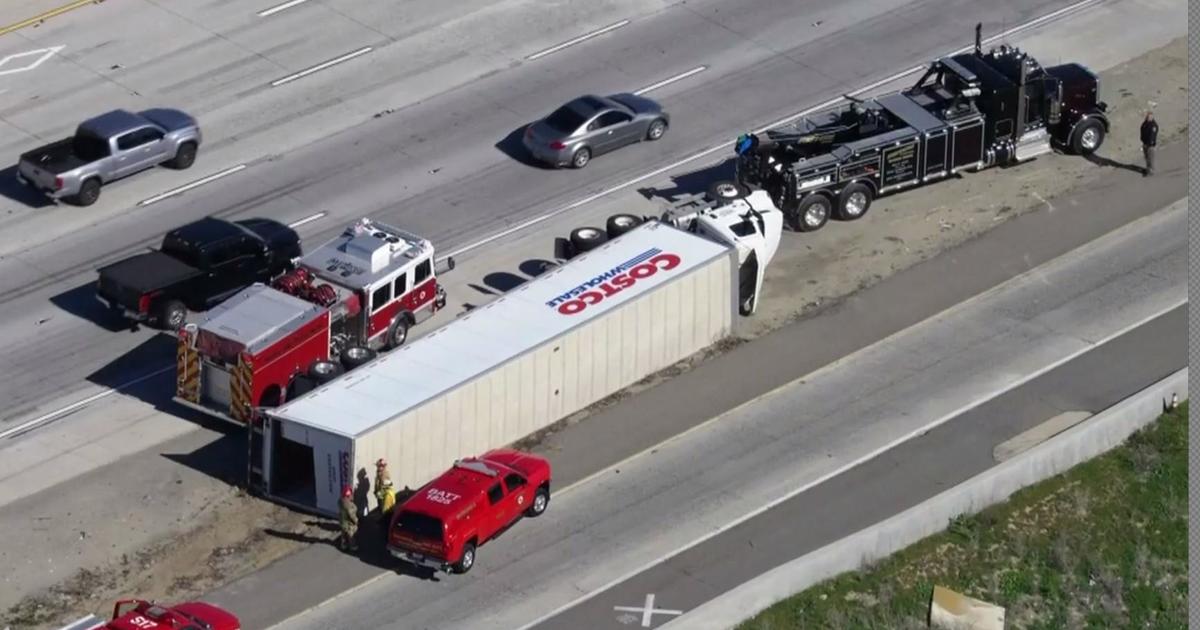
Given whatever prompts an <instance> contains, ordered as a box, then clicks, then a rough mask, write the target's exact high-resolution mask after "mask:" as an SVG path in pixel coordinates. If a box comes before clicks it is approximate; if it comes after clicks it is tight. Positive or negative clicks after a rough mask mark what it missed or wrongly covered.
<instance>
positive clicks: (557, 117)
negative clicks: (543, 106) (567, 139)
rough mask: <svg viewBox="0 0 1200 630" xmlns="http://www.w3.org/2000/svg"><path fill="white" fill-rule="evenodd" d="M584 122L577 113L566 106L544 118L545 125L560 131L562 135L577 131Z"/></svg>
mask: <svg viewBox="0 0 1200 630" xmlns="http://www.w3.org/2000/svg"><path fill="white" fill-rule="evenodd" d="M584 122H585V119H584V117H583V116H580V115H579V113H578V112H576V111H575V110H573V109H571V108H570V107H568V106H566V105H563V106H562V107H559V108H558V109H556V110H555V111H554V113H553V114H550V115H549V116H547V117H546V124H547V125H549V126H550V128H551V129H554V130H556V131H561V132H563V133H572V132H574V131H575V130H576V129H579V128H580V127H581V126H582V125H583V123H584Z"/></svg>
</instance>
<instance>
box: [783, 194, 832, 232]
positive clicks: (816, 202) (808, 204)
mask: <svg viewBox="0 0 1200 630" xmlns="http://www.w3.org/2000/svg"><path fill="white" fill-rule="evenodd" d="M832 210H833V203H832V202H830V200H829V197H826V196H825V195H821V194H812V195H809V196H807V197H805V198H804V199H801V200H800V203H798V204H797V205H796V209H795V210H794V211H793V212H791V213H790V215H789V218H790V219H791V220H792V227H793V228H795V230H796V231H797V232H816V231H817V230H819V229H821V228H823V227H825V224H826V223H828V222H829V215H830V214H831V213H832Z"/></svg>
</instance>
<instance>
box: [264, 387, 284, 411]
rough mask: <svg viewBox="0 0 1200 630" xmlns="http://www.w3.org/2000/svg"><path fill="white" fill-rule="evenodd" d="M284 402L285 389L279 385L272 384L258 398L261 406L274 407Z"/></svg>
mask: <svg viewBox="0 0 1200 630" xmlns="http://www.w3.org/2000/svg"><path fill="white" fill-rule="evenodd" d="M281 402H283V389H282V388H280V387H279V386H278V385H271V386H270V387H268V388H267V389H265V390H264V391H263V394H262V396H261V397H259V399H258V406H259V407H266V408H274V407H278V406H279V403H281Z"/></svg>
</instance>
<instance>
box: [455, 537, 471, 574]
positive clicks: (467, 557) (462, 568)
mask: <svg viewBox="0 0 1200 630" xmlns="http://www.w3.org/2000/svg"><path fill="white" fill-rule="evenodd" d="M473 566H475V543H473V542H469V543H467V544H466V545H464V546H463V552H462V556H461V557H460V558H459V559H458V562H455V563H454V566H453V567H452V568H453V569H454V572H455V573H459V574H462V573H466V572H467V571H470V570H471V567H473Z"/></svg>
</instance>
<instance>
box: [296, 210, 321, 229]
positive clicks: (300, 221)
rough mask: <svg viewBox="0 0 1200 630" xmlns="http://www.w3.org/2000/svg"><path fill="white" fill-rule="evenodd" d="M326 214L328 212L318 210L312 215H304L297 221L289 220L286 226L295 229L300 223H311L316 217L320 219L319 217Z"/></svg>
mask: <svg viewBox="0 0 1200 630" xmlns="http://www.w3.org/2000/svg"><path fill="white" fill-rule="evenodd" d="M327 214H329V213H328V212H325V211H321V212H318V213H316V214H314V215H311V216H307V217H304V218H303V219H300V220H298V221H293V222H291V223H289V224H288V227H290V228H292V229H293V230H294V229H296V228H298V227H300V226H301V225H304V224H306V223H312V222H313V221H316V220H317V219H320V218H321V217H324V216H325V215H327Z"/></svg>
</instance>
